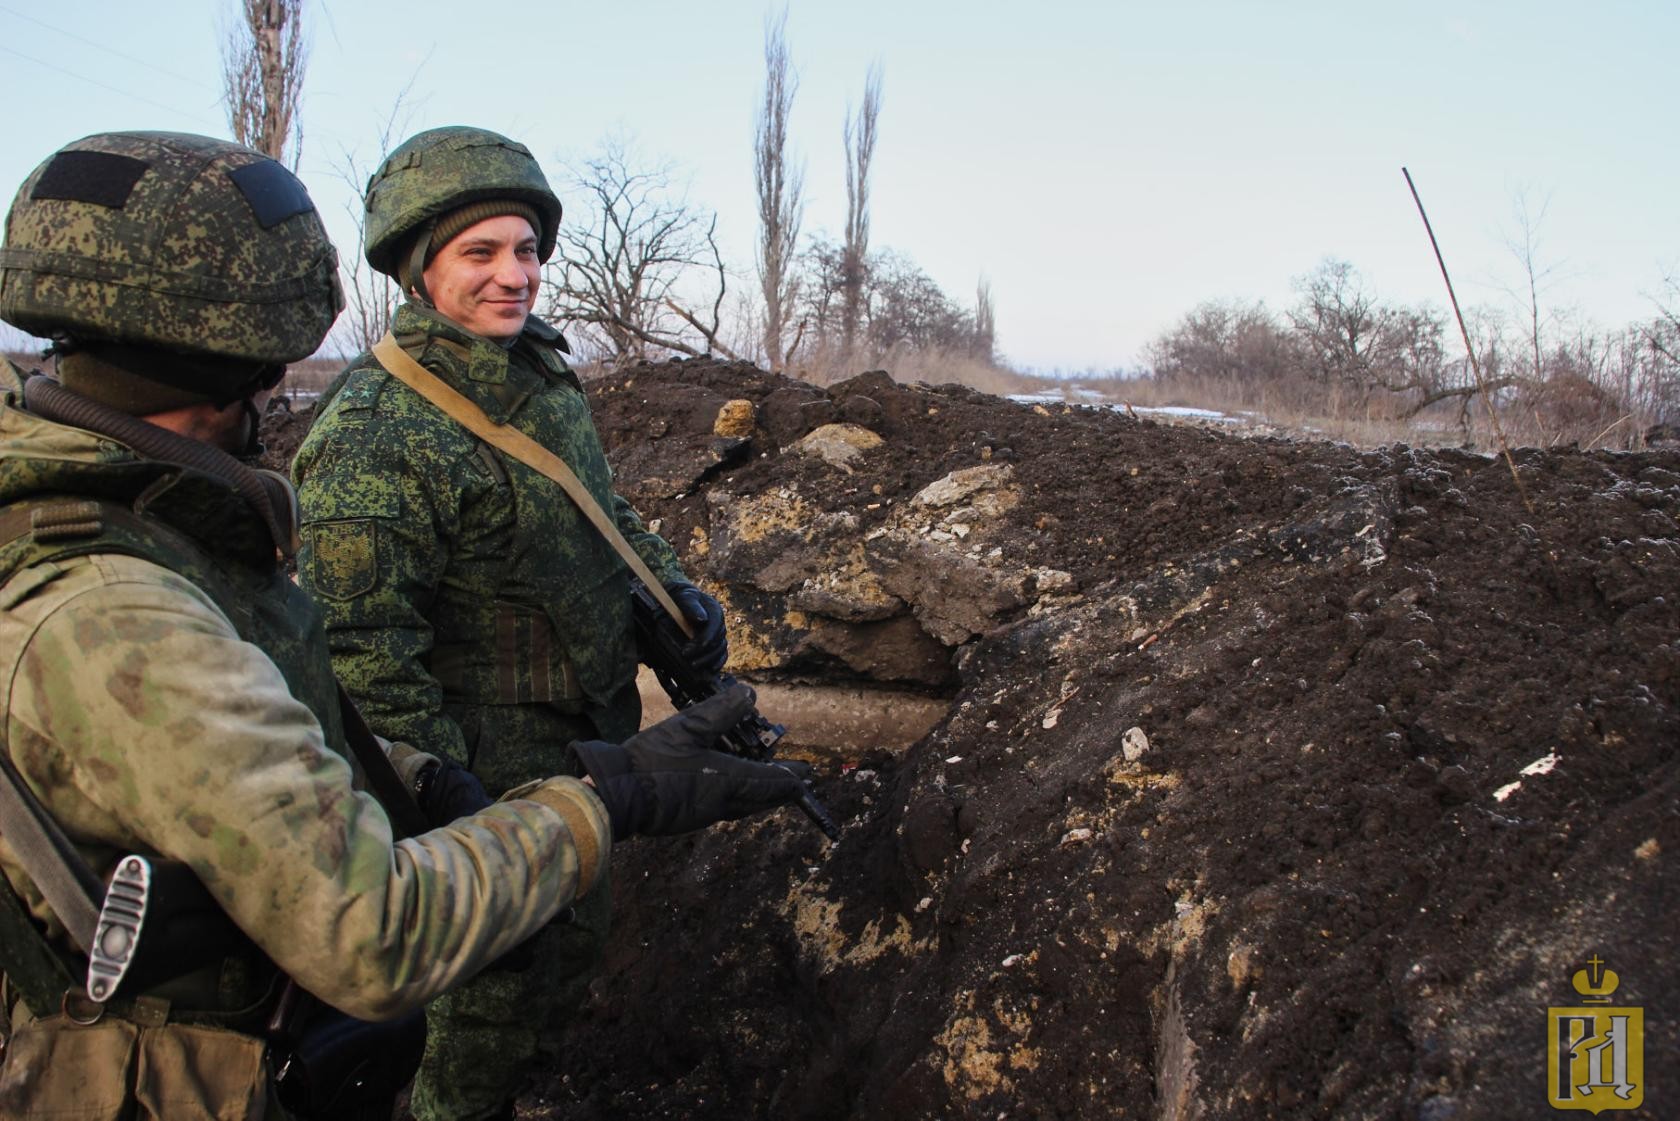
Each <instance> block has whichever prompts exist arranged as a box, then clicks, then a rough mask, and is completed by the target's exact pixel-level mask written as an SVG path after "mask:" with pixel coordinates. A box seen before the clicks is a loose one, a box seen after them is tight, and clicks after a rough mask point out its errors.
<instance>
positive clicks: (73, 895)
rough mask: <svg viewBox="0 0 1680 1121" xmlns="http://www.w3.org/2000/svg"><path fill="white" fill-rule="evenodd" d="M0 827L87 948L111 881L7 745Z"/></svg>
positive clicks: (2, 756)
mask: <svg viewBox="0 0 1680 1121" xmlns="http://www.w3.org/2000/svg"><path fill="white" fill-rule="evenodd" d="M0 748H3V741H0ZM0 829H3V830H4V831H5V834H6V843H7V844H9V845H11V847H12V852H13V854H14V855H16V857H17V859H18V863H19V864H22V865H23V868H24V871H26V872H28V873H29V878H30V879H32V880H34V881H35V886H36V887H38V888H40V889H41V894H42V895H43V896H45V897H46V900H47V906H49V907H51V908H52V910H53V914H55V915H57V916H58V919H59V921H60V922H62V923H63V924H64V929H65V930H67V931H69V932H70V937H71V938H74V939H75V940H76V945H78V946H80V947H81V948H82V950H84V951H86V950H87V949H88V947H90V946H92V945H93V935H94V931H95V929H96V928H97V927H98V925H99V901H100V900H102V899H104V898H105V885H104V884H102V883H100V882H99V877H98V876H96V875H94V874H93V869H91V868H89V867H88V865H87V861H86V860H84V859H82V854H81V853H79V852H77V851H76V846H74V845H72V844H71V843H70V838H68V837H66V836H65V835H64V831H63V830H62V829H60V828H59V827H58V822H56V821H54V820H53V819H52V817H51V816H49V815H48V813H47V811H46V808H45V807H43V806H42V805H41V803H40V800H39V799H37V798H36V797H35V793H34V791H32V790H30V789H29V787H28V786H27V785H26V784H25V783H24V781H23V776H22V775H20V774H18V772H17V768H16V767H14V766H12V760H11V755H10V754H9V753H8V752H7V751H5V750H0Z"/></svg>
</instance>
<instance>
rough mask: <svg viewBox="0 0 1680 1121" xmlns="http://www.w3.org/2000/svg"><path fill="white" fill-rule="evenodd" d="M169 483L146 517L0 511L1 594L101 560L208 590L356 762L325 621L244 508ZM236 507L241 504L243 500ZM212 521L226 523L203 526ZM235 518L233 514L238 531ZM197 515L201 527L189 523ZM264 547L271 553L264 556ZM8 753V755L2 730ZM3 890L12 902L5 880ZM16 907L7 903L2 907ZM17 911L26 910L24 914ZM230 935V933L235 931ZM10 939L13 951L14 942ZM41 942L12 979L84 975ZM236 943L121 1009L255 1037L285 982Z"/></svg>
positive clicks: (30, 986)
mask: <svg viewBox="0 0 1680 1121" xmlns="http://www.w3.org/2000/svg"><path fill="white" fill-rule="evenodd" d="M90 466H91V465H90ZM170 473H171V472H165V473H163V474H161V475H160V476H159V480H158V482H156V483H154V485H152V486H150V487H148V488H146V495H147V499H148V501H149V505H148V514H147V515H140V514H136V513H134V512H133V509H132V508H131V507H130V506H128V505H119V504H118V503H116V502H111V501H100V500H97V499H89V498H80V497H69V496H65V497H49V496H41V497H40V498H38V499H33V500H27V501H20V502H17V503H14V504H12V505H9V506H6V507H0V588H4V587H5V586H6V585H7V584H9V583H10V582H11V581H12V580H13V579H14V578H26V574H27V573H28V571H29V570H30V569H33V568H36V567H37V566H39V565H42V564H47V563H50V562H53V561H62V560H68V559H71V558H74V557H79V556H87V555H91V554H97V553H120V554H127V555H130V556H135V557H140V558H142V559H144V560H148V561H150V562H152V563H153V564H156V565H158V566H160V567H162V568H167V569H170V570H171V571H173V572H176V573H178V574H180V575H181V576H183V577H184V578H186V579H187V580H189V581H191V582H192V583H193V584H194V585H195V586H197V587H198V588H200V589H202V590H203V591H204V592H205V593H206V594H207V595H208V596H209V597H210V598H211V599H212V601H214V602H215V604H216V605H217V607H219V608H220V609H221V610H222V612H223V613H224V614H225V615H226V616H227V618H228V620H229V621H230V622H231V623H232V624H233V626H234V629H235V630H236V631H237V632H238V634H239V636H240V637H241V638H242V639H244V640H245V641H247V642H249V643H251V644H252V645H254V646H257V647H258V648H260V649H261V650H262V651H263V652H264V653H265V654H267V655H268V657H269V658H270V659H271V660H272V661H273V662H274V664H275V665H276V666H277V667H278V668H279V670H280V672H281V673H282V675H284V677H285V679H286V682H287V684H288V686H289V687H290V689H291V692H292V695H293V696H294V697H296V698H297V699H298V700H299V701H301V702H302V703H303V704H305V705H307V706H308V707H309V709H310V711H311V712H313V713H314V715H315V717H316V719H317V720H318V721H319V722H320V724H321V727H322V730H323V731H324V733H325V735H326V742H327V744H328V746H329V747H331V748H332V749H333V750H335V751H338V752H339V753H340V754H342V755H344V756H345V757H346V758H350V753H349V752H348V751H347V750H346V745H345V739H344V730H343V720H342V717H341V714H340V711H339V708H338V694H337V686H336V683H335V681H334V679H333V676H332V672H331V662H330V659H329V656H328V652H327V645H326V637H325V632H324V630H323V628H322V625H321V619H320V616H319V614H318V612H317V611H316V610H315V608H314V606H313V604H312V603H311V602H310V600H309V598H308V596H307V595H305V594H304V593H303V592H302V591H301V590H300V589H299V588H298V587H297V586H296V585H295V584H293V583H292V582H291V580H289V579H288V578H287V577H286V574H285V572H284V571H283V570H282V568H281V566H280V565H279V563H278V559H277V556H276V554H275V551H274V548H273V545H272V542H268V538H267V531H266V528H265V527H262V526H261V525H260V523H259V524H257V525H255V526H252V525H248V524H244V523H243V522H242V521H241V520H240V518H239V516H238V513H237V510H238V507H237V505H233V504H229V503H228V502H226V501H224V500H223V496H222V495H218V494H215V493H214V492H213V488H217V484H215V483H213V482H212V481H211V480H208V479H205V478H203V477H197V476H193V475H192V474H191V473H183V472H174V475H175V478H174V482H173V483H170V482H168V481H167V479H168V476H169V474H170ZM174 488H179V489H180V492H181V493H178V494H177V495H175V496H174V500H169V499H168V498H166V496H168V495H169V492H170V491H171V489H174ZM217 489H219V488H217ZM229 497H234V500H235V502H237V499H236V496H229ZM207 507H208V509H207ZM208 510H215V511H216V512H217V513H220V514H222V515H224V516H223V517H220V518H216V517H209V518H205V517H203V515H204V514H205V513H207V512H208ZM189 511H190V512H193V514H189V513H188V512H189ZM170 514H174V515H175V517H170V516H169V515H170ZM227 515H232V521H231V522H230V520H229V517H228V516H227ZM194 516H197V517H198V518H199V520H196V521H195V520H193V519H194ZM245 521H249V522H256V519H255V518H254V517H249V518H247V519H245ZM253 530H254V531H256V532H253ZM262 542H268V543H267V545H266V548H264V547H263V545H262V544H261V543H262ZM0 750H5V743H4V725H3V723H0ZM353 765H354V764H353ZM359 775H360V771H359V768H358V776H359ZM120 855H121V854H119V853H117V852H115V851H114V850H113V851H111V852H110V854H109V857H110V859H111V860H113V861H114V860H115V859H116V858H117V857H118V856H120ZM98 866H99V865H97V864H96V867H98ZM0 891H4V892H5V894H6V895H8V896H10V895H11V894H12V893H11V891H10V888H9V886H8V885H6V884H5V882H4V880H3V879H0ZM13 902H14V900H11V899H7V900H0V906H3V905H4V904H7V903H13ZM16 909H17V910H19V911H21V907H19V908H16ZM15 918H16V916H15V915H14V922H15ZM25 922H26V923H27V919H26V920H25ZM228 925H229V926H230V927H231V926H232V924H231V922H230V923H229V924H228ZM30 929H31V930H33V928H32V927H31V928H30ZM7 933H8V936H9V938H8V940H10V936H12V935H15V933H16V932H15V931H8V932H7ZM36 940H37V941H38V942H40V943H41V944H42V945H43V946H46V947H47V955H46V956H43V955H41V954H38V953H35V952H33V951H34V949H35V948H34V947H30V948H29V949H28V950H24V951H23V952H22V953H21V954H17V955H8V956H9V957H11V956H16V957H19V958H20V959H21V960H23V962H24V964H21V965H20V964H19V962H18V961H13V962H12V963H11V968H12V970H18V969H26V970H33V971H35V972H37V973H39V971H40V970H42V969H50V968H51V966H52V960H51V959H52V958H54V957H56V958H57V959H58V960H59V962H61V963H63V964H64V965H65V966H66V967H68V968H69V971H70V972H71V973H72V974H75V973H76V972H77V968H78V967H81V968H85V962H83V961H82V959H80V958H79V957H78V958H75V959H74V961H73V962H72V961H71V960H69V959H67V958H66V955H65V954H64V953H63V951H62V950H61V949H59V948H57V947H52V946H50V945H47V943H46V940H45V939H44V938H43V937H41V936H40V935H39V933H38V932H36ZM232 942H233V943H234V945H235V947H236V948H235V949H234V950H232V951H231V952H229V953H228V954H227V955H226V956H225V957H224V959H223V960H221V961H220V962H211V963H209V964H208V965H207V966H206V967H205V968H203V969H200V970H198V971H195V972H194V973H192V974H189V975H187V976H186V977H183V978H178V979H176V980H175V981H171V982H169V983H167V984H165V985H162V986H159V987H158V989H157V990H155V991H153V992H150V993H146V994H140V996H139V997H138V998H137V997H135V996H134V995H132V994H128V995H127V996H126V999H125V1002H124V1003H125V1004H127V1005H128V1006H131V1007H132V1006H135V1005H140V1006H142V1007H144V1006H145V1005H146V1003H147V1001H148V1000H149V1001H150V1002H151V1004H152V1005H153V1006H156V1004H157V1003H158V1002H160V1001H163V1000H167V1001H169V1002H170V1004H171V1005H173V1006H174V1007H175V1008H177V1009H182V1010H185V1011H184V1014H183V1017H182V1018H185V1019H189V1020H199V1021H208V1022H217V1023H226V1024H228V1025H229V1026H239V1027H241V1029H242V1030H243V1029H246V1028H249V1027H252V1026H256V1024H257V1023H258V1022H260V1020H261V1019H263V1018H265V1016H266V1007H265V1005H266V1003H267V1002H268V1000H269V999H270V998H271V997H272V996H273V995H274V994H275V993H276V992H277V991H278V985H279V981H281V980H283V978H281V977H280V975H279V973H278V971H277V969H276V967H275V966H274V965H273V964H272V963H271V962H269V961H268V959H267V957H266V956H265V955H263V954H262V952H261V951H260V950H258V949H257V947H256V946H255V945H254V944H252V943H251V942H250V941H249V940H248V939H246V938H244V937H243V935H236V936H235V937H234V938H233V939H232ZM14 945H15V943H14ZM20 949H21V948H20ZM57 974H58V975H56V976H53V977H42V976H38V975H37V976H34V977H24V976H19V977H15V978H14V984H16V985H17V987H18V988H19V990H20V991H21V992H23V993H25V994H28V993H29V992H31V990H33V991H35V992H40V991H42V989H43V986H45V987H48V988H50V987H52V986H55V985H59V986H60V987H61V982H62V978H63V974H64V970H59V971H57Z"/></svg>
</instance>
